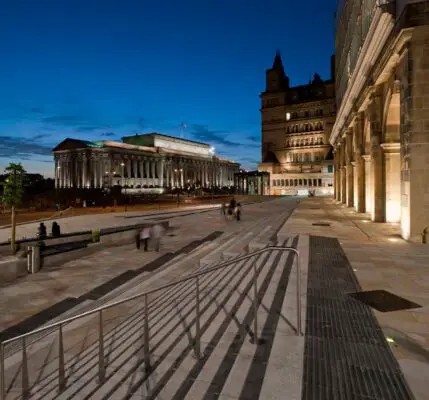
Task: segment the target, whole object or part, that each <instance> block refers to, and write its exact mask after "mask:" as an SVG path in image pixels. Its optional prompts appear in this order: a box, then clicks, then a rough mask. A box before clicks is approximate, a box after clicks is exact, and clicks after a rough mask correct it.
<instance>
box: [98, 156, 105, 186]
mask: <svg viewBox="0 0 429 400" xmlns="http://www.w3.org/2000/svg"><path fill="white" fill-rule="evenodd" d="M99 168H100V170H99V171H100V172H99V177H98V178H99V185H100V186H99V187H103V180H104V174H105V170H106V168H105V165H104V157H103V155H101V157H100V159H99Z"/></svg>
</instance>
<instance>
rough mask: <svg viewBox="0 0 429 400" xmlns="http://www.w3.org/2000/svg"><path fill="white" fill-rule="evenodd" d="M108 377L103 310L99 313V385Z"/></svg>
mask: <svg viewBox="0 0 429 400" xmlns="http://www.w3.org/2000/svg"><path fill="white" fill-rule="evenodd" d="M105 377H106V365H105V361H104V334H103V310H100V311H99V313H98V383H100V384H101V383H103V382H104V378H105Z"/></svg>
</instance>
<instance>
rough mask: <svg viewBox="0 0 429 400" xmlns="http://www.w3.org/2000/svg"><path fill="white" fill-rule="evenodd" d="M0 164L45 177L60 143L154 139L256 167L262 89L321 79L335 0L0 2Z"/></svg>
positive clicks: (330, 47) (325, 70) (329, 49)
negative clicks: (278, 78) (198, 146)
mask: <svg viewBox="0 0 429 400" xmlns="http://www.w3.org/2000/svg"><path fill="white" fill-rule="evenodd" d="M0 2H1V12H0V60H1V61H0V169H3V168H4V166H5V165H6V164H7V163H8V162H9V161H21V162H22V163H23V165H24V167H25V168H26V169H27V170H28V171H31V172H41V173H43V174H47V175H52V172H53V166H52V155H51V152H50V151H51V149H52V147H53V146H54V145H55V144H56V143H58V142H59V141H61V140H62V139H63V138H65V137H76V138H82V139H88V140H97V139H98V140H100V139H111V140H118V139H119V138H120V137H121V136H123V135H124V134H134V133H136V132H141V133H146V132H152V131H156V132H160V133H166V134H169V135H173V136H179V135H180V128H179V127H180V124H181V122H185V123H186V124H187V125H188V128H187V129H186V130H185V138H188V139H194V140H199V141H204V142H207V143H210V144H212V145H213V146H215V148H216V151H217V153H218V154H220V155H221V156H226V157H230V158H233V159H235V160H237V161H239V162H241V163H242V164H243V166H244V167H246V168H255V167H256V165H257V163H258V162H259V161H260V131H261V127H260V113H259V105H260V103H259V98H258V95H259V93H260V92H261V91H262V90H263V89H264V84H265V69H266V68H268V67H270V66H271V64H272V61H273V57H274V53H275V50H276V49H277V48H278V49H280V51H281V53H282V57H283V63H284V66H285V70H286V73H287V74H288V75H289V76H290V78H291V83H292V84H293V85H296V84H302V83H307V81H308V80H309V77H310V75H312V74H313V73H314V72H316V71H317V72H318V73H320V74H321V75H322V77H323V78H326V79H328V78H329V68H330V66H329V63H330V60H329V57H330V55H331V54H332V53H333V49H334V43H333V41H334V22H333V12H334V11H335V5H336V0H323V1H321V0H306V1H291V0H151V1H149V0H68V1H66V0H50V1H48V0H38V1H36V0H13V1H6V0H3V1H0Z"/></svg>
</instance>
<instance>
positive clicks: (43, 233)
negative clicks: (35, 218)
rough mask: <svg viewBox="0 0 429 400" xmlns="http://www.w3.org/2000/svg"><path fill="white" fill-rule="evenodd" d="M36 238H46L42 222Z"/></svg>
mask: <svg viewBox="0 0 429 400" xmlns="http://www.w3.org/2000/svg"><path fill="white" fill-rule="evenodd" d="M37 236H39V238H40V239H45V238H46V226H45V224H44V223H43V222H41V223H40V225H39V228H38V232H37Z"/></svg>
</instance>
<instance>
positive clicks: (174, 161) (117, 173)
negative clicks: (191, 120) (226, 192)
mask: <svg viewBox="0 0 429 400" xmlns="http://www.w3.org/2000/svg"><path fill="white" fill-rule="evenodd" d="M53 153H54V158H55V185H56V187H57V188H110V187H112V186H115V185H120V186H122V187H125V186H126V187H128V188H132V189H143V188H160V189H161V188H166V187H181V188H186V187H188V186H191V185H197V186H202V187H207V188H208V187H212V186H217V187H225V186H232V185H233V184H234V173H235V172H237V171H238V170H239V167H240V166H239V164H237V163H235V162H234V161H231V160H224V159H222V158H220V157H218V156H216V155H214V149H213V148H212V147H210V146H209V145H208V144H205V143H199V142H194V141H190V140H184V139H178V138H175V137H171V136H167V135H162V134H159V133H150V134H144V135H135V136H127V137H123V138H122V143H119V142H113V141H108V140H105V141H99V142H90V141H84V140H78V139H65V140H64V141H63V142H61V143H60V144H59V145H58V146H56V147H55V148H54V149H53ZM138 191H139V190H138Z"/></svg>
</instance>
